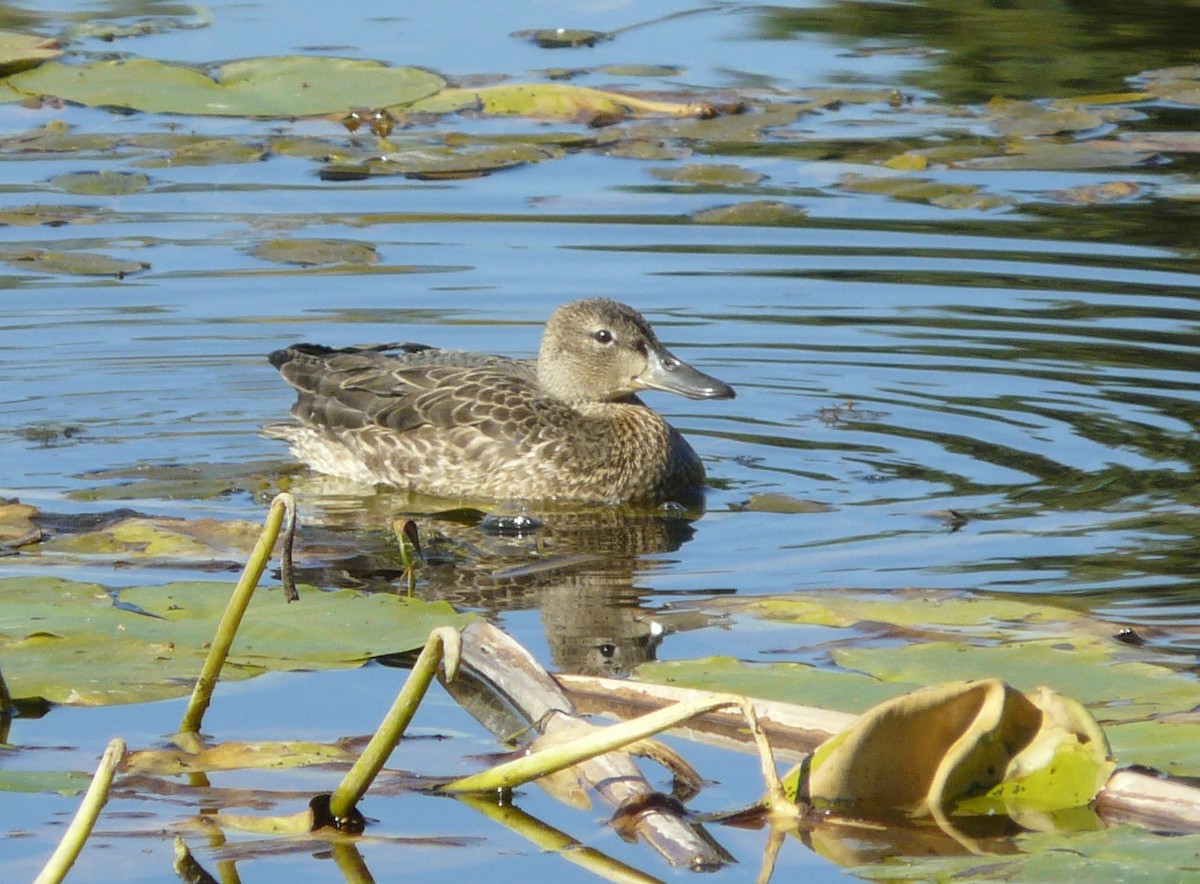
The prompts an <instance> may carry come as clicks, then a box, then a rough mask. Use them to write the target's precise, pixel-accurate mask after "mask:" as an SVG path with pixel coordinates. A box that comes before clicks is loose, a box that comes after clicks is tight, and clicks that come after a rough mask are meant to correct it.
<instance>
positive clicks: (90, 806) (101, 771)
mask: <svg viewBox="0 0 1200 884" xmlns="http://www.w3.org/2000/svg"><path fill="white" fill-rule="evenodd" d="M124 757H125V741H124V740H122V739H120V738H119V737H118V738H117V739H114V740H112V741H110V742H109V744H108V748H107V749H105V750H104V755H103V756H101V758H100V764H99V765H98V766H97V767H96V774H95V776H93V777H92V784H91V785H90V786H88V790H87V792H85V793H84V796H83V801H82V803H80V805H79V810H77V811H76V812H75V818H74V819H73V820H71V825H69V826H68V827H67V831H66V832H65V833H63V836H62V840H61V841H59V842H58V847H56V848H55V849H54V853H52V854H51V855H50V859H49V860H47V861H46V865H45V867H44V868H43V869H42V871H41V873H40V874H39V875H38V876H37V878H35V879H34V884H58V882H60V881H62V880H63V878H65V877H66V876H67V872H69V871H70V870H71V866H73V865H74V864H75V860H76V859H77V858H78V857H79V853H80V851H82V850H83V845H84V843H85V842H86V841H87V839H88V836H89V835H91V834H92V827H93V826H95V825H96V819H97V817H99V816H100V811H101V810H102V809H103V808H104V803H105V802H106V801H108V789H109V786H111V785H112V781H113V774H114V773H116V770H117V765H119V764H120V763H121V759H122V758H124Z"/></svg>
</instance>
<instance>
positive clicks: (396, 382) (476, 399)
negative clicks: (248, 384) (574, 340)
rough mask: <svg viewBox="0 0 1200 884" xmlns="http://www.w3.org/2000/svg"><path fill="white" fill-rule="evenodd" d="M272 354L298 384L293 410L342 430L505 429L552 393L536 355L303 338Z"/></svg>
mask: <svg viewBox="0 0 1200 884" xmlns="http://www.w3.org/2000/svg"><path fill="white" fill-rule="evenodd" d="M269 359H270V361H271V364H272V365H274V366H275V367H276V368H278V369H279V371H280V373H281V374H282V375H283V377H284V379H285V380H286V381H287V382H288V383H289V384H291V385H292V386H293V387H295V388H296V391H297V401H296V404H295V405H294V406H293V408H292V414H293V415H294V416H295V417H296V418H297V419H299V420H300V421H301V422H302V423H305V424H308V425H310V426H316V427H323V428H326V429H328V430H332V431H335V432H338V431H343V432H344V431H353V430H359V429H364V428H368V427H379V428H384V429H387V430H390V431H392V432H396V433H405V432H409V431H412V430H415V429H416V428H418V427H422V426H431V427H435V428H439V429H452V428H457V427H467V426H471V427H474V428H476V429H478V430H479V431H480V432H482V433H484V434H485V435H488V436H497V435H502V434H505V433H507V432H510V431H511V429H512V426H513V423H514V422H516V423H520V422H521V421H523V420H525V419H527V417H528V416H530V415H532V414H533V413H534V412H535V411H536V405H535V403H536V402H537V400H539V399H541V398H544V397H542V394H541V393H540V392H539V389H538V386H537V382H536V376H535V373H534V370H533V367H532V364H531V363H529V362H526V361H522V360H515V359H508V358H506V357H503V356H489V355H485V354H481V353H465V352H462V351H456V350H440V349H437V348H434V347H428V346H425V345H422V344H411V343H405V344H380V345H371V346H365V347H348V348H344V349H333V348H330V347H323V346H321V345H317V344H296V345H293V346H291V347H288V348H286V349H284V350H279V351H276V352H275V353H272V354H271V355H270V357H269Z"/></svg>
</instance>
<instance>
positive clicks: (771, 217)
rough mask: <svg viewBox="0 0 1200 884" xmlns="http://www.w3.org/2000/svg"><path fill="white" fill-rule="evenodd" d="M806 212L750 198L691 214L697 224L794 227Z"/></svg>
mask: <svg viewBox="0 0 1200 884" xmlns="http://www.w3.org/2000/svg"><path fill="white" fill-rule="evenodd" d="M807 217H808V213H807V212H805V211H804V209H801V208H800V207H799V206H793V205H791V204H790V203H783V202H779V201H778V200H751V201H748V202H744V203H734V204H733V205H731V206H719V207H717V208H715V209H704V210H703V211H700V212H697V213H696V214H695V215H693V216H692V220H693V221H695V222H696V223H697V224H737V225H743V226H748V227H749V226H755V227H794V226H796V225H798V224H800V223H802V222H803V221H804V220H805V219H806V218H807Z"/></svg>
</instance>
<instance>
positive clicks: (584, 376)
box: [537, 298, 734, 403]
mask: <svg viewBox="0 0 1200 884" xmlns="http://www.w3.org/2000/svg"><path fill="white" fill-rule="evenodd" d="M537 374H538V381H539V383H540V384H541V385H542V387H543V388H544V389H545V390H546V391H547V392H549V393H550V394H551V395H553V396H555V397H556V398H558V399H561V400H563V401H564V402H570V403H583V402H612V401H615V400H618V399H624V398H625V397H627V396H630V395H631V394H634V393H638V392H641V391H642V390H664V391H666V392H668V393H678V394H679V395H680V396H686V397H688V398H689V399H732V398H733V396H734V390H733V387H731V386H729V385H728V384H726V383H724V382H723V381H719V380H717V379H716V378H714V377H710V376H708V375H706V374H704V373H703V372H700V371H697V370H696V369H694V368H692V367H691V366H690V365H688V364H687V363H685V362H683V361H682V360H680V359H678V358H677V357H675V356H673V355H672V354H671V353H670V351H668V350H667V349H666V348H665V347H664V346H663V345H662V344H660V343H659V342H658V336H657V335H655V334H654V329H652V328H650V324H649V323H648V322H646V320H645V319H643V318H642V315H641V314H640V313H638V312H637V311H636V310H634V309H633V308H632V307H627V306H625V305H624V304H620V303H618V302H616V301H610V300H609V299H607V298H589V299H588V300H585V301H572V302H571V303H570V304H564V305H563V306H561V307H559V308H558V309H557V310H555V311H554V314H553V315H552V316H551V317H550V321H549V322H547V323H546V331H545V333H544V334H543V335H542V349H541V352H540V353H539V354H538V360H537Z"/></svg>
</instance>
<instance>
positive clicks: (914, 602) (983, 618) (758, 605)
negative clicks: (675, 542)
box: [719, 590, 1111, 639]
mask: <svg viewBox="0 0 1200 884" xmlns="http://www.w3.org/2000/svg"><path fill="white" fill-rule="evenodd" d="M719 607H720V608H721V610H725V611H730V610H732V611H735V612H737V613H738V614H749V615H751V616H753V617H761V618H763V619H766V620H772V621H775V622H784V623H805V624H810V625H813V626H842V627H850V626H855V625H857V624H860V623H889V624H892V625H894V626H900V627H917V628H920V629H922V630H925V633H926V635H928V634H929V633H930V632H931V631H933V630H934V629H936V628H937V627H950V628H953V629H962V630H966V631H968V632H969V633H970V634H971V635H974V636H978V637H979V638H988V639H992V638H1008V639H1011V638H1013V637H1014V630H1016V629H1018V628H1022V629H1024V630H1035V631H1036V633H1037V634H1045V633H1049V632H1053V633H1055V634H1059V635H1061V634H1066V633H1068V632H1070V633H1080V632H1082V631H1083V630H1084V629H1086V628H1088V627H1090V626H1095V625H1097V624H1095V621H1093V620H1091V619H1090V618H1088V617H1085V616H1084V615H1083V614H1078V613H1076V612H1074V611H1071V610H1069V609H1067V608H1060V607H1055V606H1053V605H1038V604H1033V603H1027V602H1023V601H1014V600H1009V599H1002V598H989V597H987V596H965V595H964V596H955V595H949V594H947V593H944V592H921V591H919V590H914V591H911V592H877V593H871V592H854V591H842V592H830V593H826V592H821V593H817V592H813V593H802V594H799V595H780V596H760V597H758V598H749V599H730V600H729V601H728V602H727V603H726V604H722V605H720V606H719ZM1108 631H1111V630H1108Z"/></svg>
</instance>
